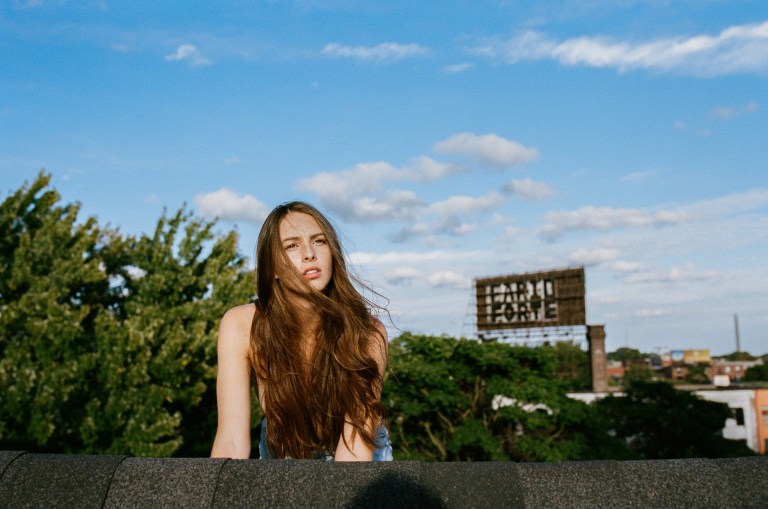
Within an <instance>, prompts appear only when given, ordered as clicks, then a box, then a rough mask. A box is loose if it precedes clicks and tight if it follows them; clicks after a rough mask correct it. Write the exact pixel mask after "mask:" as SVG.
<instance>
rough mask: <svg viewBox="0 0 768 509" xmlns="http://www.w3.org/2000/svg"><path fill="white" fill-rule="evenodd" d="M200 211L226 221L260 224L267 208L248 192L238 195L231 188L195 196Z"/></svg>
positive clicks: (267, 211) (266, 212)
mask: <svg viewBox="0 0 768 509" xmlns="http://www.w3.org/2000/svg"><path fill="white" fill-rule="evenodd" d="M195 204H196V205H197V208H198V209H199V210H200V213H201V214H203V215H204V216H207V217H218V218H220V219H224V220H227V221H246V222H249V223H254V224H258V225H260V224H261V223H262V222H263V221H264V219H265V218H266V217H267V214H269V208H268V207H267V206H266V205H265V204H264V203H262V202H261V201H259V200H258V199H256V198H255V197H253V196H251V195H250V194H245V195H242V196H240V195H238V194H237V193H235V192H234V191H232V190H231V189H227V188H221V189H219V190H218V191H214V192H212V193H206V194H198V195H197V196H195Z"/></svg>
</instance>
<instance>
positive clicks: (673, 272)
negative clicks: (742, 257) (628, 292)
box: [625, 262, 721, 284]
mask: <svg viewBox="0 0 768 509" xmlns="http://www.w3.org/2000/svg"><path fill="white" fill-rule="evenodd" d="M720 276H721V274H720V273H719V272H717V271H713V270H697V269H696V268H695V267H694V265H693V263H691V262H688V263H685V264H684V265H682V266H679V267H672V268H671V269H669V270H649V271H640V272H636V273H633V274H630V275H628V276H627V277H626V278H625V281H626V282H627V283H644V284H649V283H650V284H655V283H662V284H665V283H688V282H696V281H706V280H710V279H714V278H718V277H720Z"/></svg>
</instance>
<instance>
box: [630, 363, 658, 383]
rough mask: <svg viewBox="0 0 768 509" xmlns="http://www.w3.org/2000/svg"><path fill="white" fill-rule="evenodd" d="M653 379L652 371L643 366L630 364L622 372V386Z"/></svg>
mask: <svg viewBox="0 0 768 509" xmlns="http://www.w3.org/2000/svg"><path fill="white" fill-rule="evenodd" d="M652 379H653V370H652V369H651V368H649V367H648V366H646V365H645V364H632V365H630V366H629V369H627V370H626V371H625V372H624V380H623V385H624V386H627V385H631V384H632V383H634V382H649V381H651V380H652Z"/></svg>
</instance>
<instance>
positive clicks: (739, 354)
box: [722, 352, 757, 361]
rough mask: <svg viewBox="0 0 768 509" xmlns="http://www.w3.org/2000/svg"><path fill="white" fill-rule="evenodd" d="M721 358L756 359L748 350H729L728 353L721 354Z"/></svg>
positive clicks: (729, 359) (730, 359)
mask: <svg viewBox="0 0 768 509" xmlns="http://www.w3.org/2000/svg"><path fill="white" fill-rule="evenodd" d="M722 358H723V359H725V360H727V361H754V360H756V359H757V357H755V356H754V355H751V354H750V353H749V352H731V353H729V354H728V355H723V357H722Z"/></svg>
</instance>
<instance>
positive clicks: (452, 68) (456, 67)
mask: <svg viewBox="0 0 768 509" xmlns="http://www.w3.org/2000/svg"><path fill="white" fill-rule="evenodd" d="M474 66H475V65H474V64H470V63H469V62H462V63H460V64H453V65H446V66H445V67H443V72H444V73H445V74H458V73H461V72H465V71H468V70H470V69H472V68H473V67H474Z"/></svg>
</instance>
